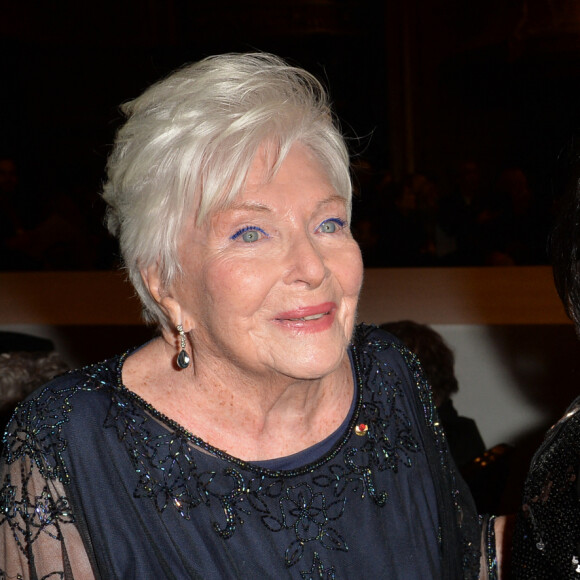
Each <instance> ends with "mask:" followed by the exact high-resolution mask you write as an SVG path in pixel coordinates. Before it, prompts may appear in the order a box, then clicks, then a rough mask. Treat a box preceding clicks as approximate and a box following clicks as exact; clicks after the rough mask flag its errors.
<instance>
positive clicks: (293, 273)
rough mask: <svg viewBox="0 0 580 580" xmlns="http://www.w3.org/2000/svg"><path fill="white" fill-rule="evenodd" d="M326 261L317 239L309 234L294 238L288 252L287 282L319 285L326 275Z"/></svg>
mask: <svg viewBox="0 0 580 580" xmlns="http://www.w3.org/2000/svg"><path fill="white" fill-rule="evenodd" d="M326 271H327V268H326V263H325V260H324V256H323V254H322V252H321V250H320V248H319V247H318V245H317V243H316V240H315V239H313V237H312V236H310V235H308V234H304V235H300V236H296V237H295V238H294V239H292V241H291V243H290V246H289V248H288V254H287V271H286V275H285V282H286V283H287V284H296V283H298V284H305V285H307V286H310V287H314V288H315V287H317V286H319V285H320V284H321V283H322V281H323V280H324V278H325V277H326Z"/></svg>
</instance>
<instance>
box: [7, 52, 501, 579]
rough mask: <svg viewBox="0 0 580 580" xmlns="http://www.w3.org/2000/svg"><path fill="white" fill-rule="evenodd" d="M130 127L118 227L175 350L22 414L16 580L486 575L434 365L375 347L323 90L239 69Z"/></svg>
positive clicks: (164, 87) (120, 170)
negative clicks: (362, 311) (440, 412)
mask: <svg viewBox="0 0 580 580" xmlns="http://www.w3.org/2000/svg"><path fill="white" fill-rule="evenodd" d="M125 112H126V114H127V116H128V120H127V122H126V124H125V125H124V127H123V128H122V129H121V130H120V131H119V134H118V136H117V140H116V144H115V147H114V150H113V153H112V155H111V158H110V160H109V164H108V182H107V183H106V185H105V189H104V197H105V199H106V201H107V202H108V204H109V214H108V223H109V227H110V229H111V231H112V232H114V233H115V234H116V235H118V237H119V240H120V246H121V251H122V255H123V258H124V261H125V265H126V268H127V271H128V273H129V276H130V278H131V281H132V282H133V284H134V286H135V288H136V290H137V292H138V294H139V296H140V298H141V300H142V302H143V306H144V314H145V318H146V319H147V321H149V322H151V323H154V324H156V325H157V326H158V327H159V329H160V336H159V337H158V338H156V339H154V340H152V341H151V342H149V343H147V344H145V345H144V346H141V347H140V348H137V349H134V350H131V351H129V352H126V353H125V354H122V355H121V356H118V357H116V358H113V359H111V360H108V361H105V362H102V363H99V364H96V365H93V366H89V367H86V368H84V369H81V370H79V371H74V372H71V373H69V374H66V375H64V376H62V377H60V378H58V379H56V380H54V381H52V382H51V383H49V384H48V385H46V386H45V387H44V388H43V389H41V390H39V391H38V392H37V393H36V394H35V395H33V396H32V397H31V398H30V399H29V400H28V401H27V402H26V403H24V404H23V405H21V406H20V407H19V409H18V410H17V412H16V414H15V416H14V417H13V420H12V422H11V425H10V426H9V428H8V431H7V433H6V435H5V437H4V451H3V456H2V480H1V483H2V485H3V487H2V491H1V497H2V503H1V506H2V511H1V512H0V529H1V532H2V536H3V538H2V541H1V543H0V545H1V546H3V551H2V555H1V557H0V569H1V571H2V572H1V573H0V577H17V575H21V576H18V577H24V578H53V577H54V578H56V577H59V578H75V579H77V578H82V579H84V578H122V579H127V578H139V579H140V580H143V579H159V578H179V579H182V578H203V579H223V578H259V577H263V578H299V579H303V578H319V579H322V578H324V579H331V578H332V579H334V578H336V579H340V578H361V577H362V578H384V577H388V578H404V579H407V580H408V579H412V578H417V579H419V578H420V579H425V578H437V579H440V578H476V577H477V576H478V573H479V569H480V555H481V554H480V536H481V532H480V522H479V520H478V517H477V516H476V514H475V513H474V511H473V508H472V502H471V500H470V498H469V495H468V493H465V494H464V491H463V487H462V485H463V484H462V482H461V481H458V480H457V479H456V476H455V474H454V470H453V468H452V466H451V462H450V460H449V454H448V451H447V447H446V444H445V442H444V439H443V436H442V433H441V430H440V427H439V425H438V423H437V421H436V419H435V415H434V407H433V403H432V400H431V397H430V393H429V389H428V386H427V384H426V382H425V380H424V379H423V376H422V373H421V370H420V367H419V366H418V364H417V362H416V359H415V358H414V356H413V355H412V354H411V353H410V352H409V351H408V350H407V349H406V348H404V347H403V346H401V345H399V344H397V343H395V342H394V341H393V339H392V337H390V335H388V334H386V333H384V332H383V331H379V330H377V329H373V328H371V327H365V326H360V327H358V328H356V329H355V314H356V307H357V300H358V295H359V290H360V287H361V282H362V264H361V256H360V252H359V249H358V247H357V245H356V243H355V242H354V240H353V238H352V236H351V234H350V231H349V219H350V207H351V182H350V177H349V164H348V155H347V151H346V147H345V144H344V141H343V138H342V137H341V135H340V132H339V131H338V129H337V127H336V125H335V124H334V122H333V119H332V115H331V112H330V109H329V104H328V99H327V97H326V94H325V92H324V90H323V89H322V87H321V85H320V84H319V83H318V82H317V81H316V79H314V78H313V77H312V76H311V75H310V74H308V73H307V72H305V71H303V70H301V69H297V68H293V67H290V66H288V65H287V64H286V63H284V62H283V61H282V60H280V59H278V58H277V57H274V56H270V55H266V54H257V55H224V56H218V57H212V58H208V59H206V60H203V61H201V62H199V63H197V64H194V65H192V66H188V67H185V68H183V69H182V70H179V71H177V72H176V73H174V74H173V75H171V76H170V77H169V78H167V79H166V80H163V81H161V82H160V83H158V84H156V85H154V86H153V87H151V88H150V89H148V90H147V91H146V92H145V93H144V94H143V95H142V96H141V97H139V98H137V99H136V100H134V101H132V102H130V103H129V104H128V105H126V106H125ZM491 531H492V532H493V528H491ZM489 537H490V538H493V535H490V536H489ZM490 542H491V540H490ZM484 543H485V542H484ZM491 544H493V542H491ZM491 547H492V548H493V545H491ZM493 557H494V556H493V549H492V550H491V552H490V553H489V554H488V560H489V563H490V566H491V568H493V565H494V560H493ZM486 561H487V560H486ZM2 574H3V576H2Z"/></svg>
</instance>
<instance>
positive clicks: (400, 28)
mask: <svg viewBox="0 0 580 580" xmlns="http://www.w3.org/2000/svg"><path fill="white" fill-rule="evenodd" d="M0 8H1V11H0V48H1V51H0V63H1V64H0V66H1V69H0V72H1V77H0V78H1V81H0V87H1V88H0V127H1V132H0V153H2V154H3V155H10V156H12V157H14V158H16V159H17V161H18V167H19V174H20V181H21V186H22V189H23V190H25V191H26V192H27V196H28V198H27V199H29V201H30V208H31V212H33V211H35V208H45V207H46V206H47V205H50V203H51V200H52V199H54V198H55V197H56V198H58V197H59V196H64V197H65V198H68V199H69V200H74V202H75V204H77V205H78V208H79V211H80V212H81V213H82V216H83V220H86V224H85V225H84V226H83V227H86V229H87V231H89V232H91V235H93V236H94V237H95V239H96V238H98V239H99V243H100V244H102V248H101V249H100V251H99V254H98V255H97V256H95V257H94V258H93V259H92V262H90V263H89V264H88V267H95V268H107V267H110V266H111V265H114V259H113V258H111V256H112V255H113V252H114V249H113V248H114V247H113V245H112V244H109V243H108V242H107V241H105V240H104V238H105V234H104V230H103V228H102V225H101V221H102V218H101V216H102V212H103V208H102V205H101V202H100V200H99V198H98V192H99V188H100V184H101V182H102V179H103V169H104V165H105V162H106V156H107V153H108V151H109V147H110V144H111V142H112V140H113V136H114V133H115V130H116V128H117V127H118V126H119V123H120V122H121V116H120V114H119V111H118V105H119V104H120V103H122V102H123V101H126V100H129V99H130V98H132V97H135V96H137V95H138V94H139V93H140V92H142V91H143V90H144V89H145V88H146V87H147V86H148V85H150V84H151V83H152V82H154V81H155V80H157V79H159V78H160V77H163V76H165V75H166V74H168V73H169V72H170V71H171V70H173V69H175V68H176V67H178V66H180V65H181V64H183V63H185V62H190V61H194V60H198V59H199V58H202V57H204V56H207V55H210V54H214V53H219V52H226V51H249V50H265V51H271V52H274V53H277V54H279V55H280V56H283V57H285V58H287V59H289V60H290V61H292V62H294V63H296V64H298V65H301V66H303V67H305V68H307V69H309V70H311V71H312V72H314V73H315V74H316V75H317V76H319V77H320V78H321V79H322V80H323V81H324V82H325V84H327V85H328V86H329V88H330V93H331V96H332V98H333V101H334V103H335V106H336V110H337V112H338V115H339V117H340V120H341V124H342V127H343V130H344V131H345V133H346V134H347V136H348V137H349V143H350V145H351V150H352V152H353V154H354V155H355V158H356V159H359V160H360V159H364V161H365V162H366V163H367V168H368V171H370V172H371V173H372V174H373V175H374V176H379V177H380V176H382V175H383V174H384V172H387V171H388V172H390V173H391V174H392V175H393V177H394V178H395V179H402V178H403V177H404V176H405V175H407V174H410V173H414V172H423V173H425V174H427V175H429V176H430V178H431V179H433V180H434V181H436V182H437V183H438V185H439V186H440V187H441V188H445V187H449V186H450V184H451V183H452V181H453V174H454V171H455V169H456V167H457V165H458V164H460V163H461V162H463V161H466V160H474V161H476V162H477V163H478V164H479V166H480V167H481V168H482V172H483V174H484V176H485V179H488V180H489V181H490V182H491V181H493V180H494V179H495V178H496V176H497V175H498V173H499V172H500V171H501V170H502V169H503V168H505V167H508V166H514V165H516V166H518V167H521V168H522V169H523V171H524V172H525V173H526V175H527V176H528V179H529V182H530V185H531V187H532V188H533V190H534V192H535V194H536V195H537V196H538V197H539V198H540V199H541V200H543V201H544V202H545V207H546V208H549V207H550V203H551V200H552V199H553V198H554V197H555V196H556V195H557V193H555V192H554V183H553V175H554V169H555V167H556V166H557V159H558V153H559V151H560V150H561V149H562V147H563V146H564V144H565V143H566V141H567V140H568V138H569V136H570V135H571V133H572V132H573V131H574V130H575V129H576V127H577V126H578V121H579V119H578V116H579V111H580V107H579V106H578V103H579V98H578V97H579V90H578V89H579V85H580V6H579V5H578V3H577V2H576V1H575V0H559V1H558V0H552V1H549V0H517V1H513V2H505V1H504V0H470V1H469V2H465V1H464V0H439V1H436V0H430V1H429V0H405V1H404V2H402V1H400V0H386V1H383V2H374V1H369V0H302V1H301V0H277V1H276V2H267V3H266V2H264V1H258V0H253V1H247V2H241V1H238V2H234V1H229V0H214V1H212V2H203V3H202V2H198V1H185V0H168V1H165V2H162V1H160V0H143V1H137V0H124V1H123V0H117V1H116V2H113V1H111V0H104V1H100V2H98V3H97V2H86V3H85V2H72V1H71V0H64V1H59V2H50V3H49V2H35V1H32V0H24V1H22V0H20V1H18V2H17V1H7V0H1V2H0ZM360 189H362V190H363V191H362V192H361V195H362V197H363V199H365V196H366V199H369V198H371V197H372V196H374V195H377V194H376V192H375V191H374V190H373V189H371V188H369V189H368V191H366V192H365V191H364V186H362V185H361V187H360ZM0 211H1V210H0ZM37 211H39V212H40V211H43V210H40V209H38V210H37ZM546 219H549V216H547V217H546ZM40 267H43V266H42V265H41V266H40ZM79 267H86V265H83V264H79Z"/></svg>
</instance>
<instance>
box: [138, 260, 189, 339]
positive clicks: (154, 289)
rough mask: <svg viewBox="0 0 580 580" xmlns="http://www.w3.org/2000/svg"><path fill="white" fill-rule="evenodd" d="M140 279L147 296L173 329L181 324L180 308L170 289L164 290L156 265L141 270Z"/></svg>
mask: <svg viewBox="0 0 580 580" xmlns="http://www.w3.org/2000/svg"><path fill="white" fill-rule="evenodd" d="M141 278H143V282H144V283H145V286H147V289H148V290H149V294H150V295H151V297H152V298H153V300H155V302H157V304H158V305H159V307H160V308H161V310H163V312H164V313H165V315H166V316H167V318H168V320H170V321H171V324H172V325H173V326H174V327H175V326H177V325H178V324H183V321H182V313H181V306H180V305H179V302H178V301H177V299H176V298H175V297H174V296H173V294H172V291H171V289H170V288H166V287H165V285H164V284H163V281H162V279H161V276H160V274H159V267H158V265H157V264H152V265H151V266H148V267H147V268H143V269H141Z"/></svg>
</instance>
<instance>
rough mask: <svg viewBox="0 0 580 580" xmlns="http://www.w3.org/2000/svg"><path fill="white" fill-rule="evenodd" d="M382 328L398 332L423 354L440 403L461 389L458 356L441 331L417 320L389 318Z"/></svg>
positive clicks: (424, 362)
mask: <svg viewBox="0 0 580 580" xmlns="http://www.w3.org/2000/svg"><path fill="white" fill-rule="evenodd" d="M380 328H382V329H384V330H386V331H388V332H390V333H391V334H393V335H394V336H396V337H397V338H398V339H399V340H400V341H401V342H403V344H405V346H407V347H408V348H409V349H410V350H411V351H412V352H414V353H415V354H416V355H417V356H418V357H419V361H420V362H421V366H422V367H423V370H424V371H425V376H426V377H427V380H428V381H429V384H430V385H431V388H432V389H433V396H434V398H435V404H436V405H437V406H440V405H441V404H442V403H444V402H445V401H446V400H447V399H448V398H449V397H450V396H451V395H452V394H453V393H456V392H457V391H458V390H459V385H458V384H457V379H456V378H455V371H454V366H455V357H454V355H453V352H452V350H451V349H450V348H449V347H448V346H447V344H446V343H445V341H444V340H443V337H442V336H441V335H440V334H439V333H438V332H436V331H435V330H433V329H432V328H431V327H429V326H427V325H425V324H419V323H418V322H414V321H413V320H399V321H398V322H385V323H384V324H381V325H380Z"/></svg>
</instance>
